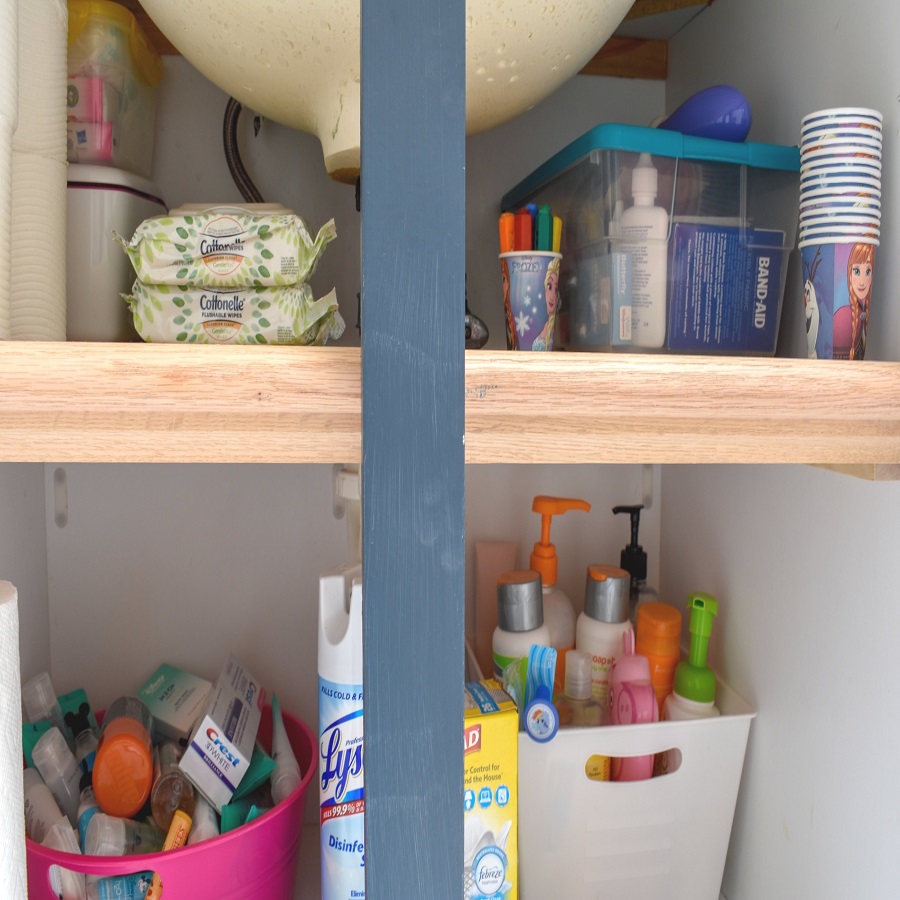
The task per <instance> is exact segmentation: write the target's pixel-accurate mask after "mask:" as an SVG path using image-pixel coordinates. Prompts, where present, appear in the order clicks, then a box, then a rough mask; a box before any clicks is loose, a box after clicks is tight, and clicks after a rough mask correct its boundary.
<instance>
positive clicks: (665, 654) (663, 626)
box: [635, 601, 681, 714]
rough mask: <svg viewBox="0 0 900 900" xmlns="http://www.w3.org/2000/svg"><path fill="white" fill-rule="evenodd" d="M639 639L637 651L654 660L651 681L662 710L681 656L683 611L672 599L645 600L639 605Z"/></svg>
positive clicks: (651, 668)
mask: <svg viewBox="0 0 900 900" xmlns="http://www.w3.org/2000/svg"><path fill="white" fill-rule="evenodd" d="M635 642H636V644H635V652H636V653H637V654H639V655H640V656H646V657H647V659H648V660H649V661H650V683H651V684H652V685H653V690H654V692H655V693H656V702H657V704H658V705H659V711H660V714H662V707H663V703H664V702H665V699H666V697H667V696H668V695H669V694H671V693H672V687H673V684H674V681H675V667H676V666H677V665H678V662H679V660H680V658H681V612H680V611H679V610H677V609H676V608H675V607H674V606H670V605H669V604H668V603H659V602H656V601H651V602H649V603H642V604H641V605H640V606H638V609H637V635H636V638H635Z"/></svg>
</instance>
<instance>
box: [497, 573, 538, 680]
mask: <svg viewBox="0 0 900 900" xmlns="http://www.w3.org/2000/svg"><path fill="white" fill-rule="evenodd" d="M532 644H538V645H539V646H541V647H549V646H550V629H549V628H547V626H546V625H545V624H544V602H543V592H542V585H541V576H540V575H539V574H538V573H537V572H534V571H532V570H530V569H524V570H520V571H515V572H504V573H503V575H501V576H500V578H499V580H498V582H497V627H496V628H495V629H494V640H493V659H494V677H495V678H496V679H497V680H498V681H500V682H502V681H503V670H504V669H505V668H506V667H507V666H509V665H510V664H511V663H513V662H515V660H517V659H522V658H523V657H527V656H528V650H529V648H530V647H531V645H532Z"/></svg>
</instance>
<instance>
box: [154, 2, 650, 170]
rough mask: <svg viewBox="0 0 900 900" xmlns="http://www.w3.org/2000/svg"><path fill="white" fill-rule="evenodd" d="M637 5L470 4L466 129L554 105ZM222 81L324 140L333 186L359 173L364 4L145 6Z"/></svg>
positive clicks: (249, 102) (252, 104)
mask: <svg viewBox="0 0 900 900" xmlns="http://www.w3.org/2000/svg"><path fill="white" fill-rule="evenodd" d="M632 2H633V0H468V3H467V5H466V130H467V132H468V133H470V134H472V133H475V132H478V131H483V130H485V129H487V128H491V127H492V126H494V125H499V124H500V123H501V122H505V121H507V120H509V119H512V118H514V117H515V116H517V115H519V114H520V113H522V112H524V111H525V110H526V109H529V108H530V107H532V106H534V105H535V104H536V103H538V102H540V101H541V100H543V99H544V98H545V97H547V96H549V95H550V94H551V93H553V91H555V90H556V89H557V88H558V87H559V86H560V85H562V84H563V82H565V81H567V80H568V79H569V78H570V77H572V76H573V75H575V74H576V73H577V72H578V71H579V70H580V69H581V68H582V67H583V66H584V64H585V63H586V62H587V61H588V60H589V59H590V58H591V57H592V56H593V55H594V54H595V53H596V52H597V50H599V49H600V47H601V46H603V44H604V43H605V42H606V40H607V38H609V36H610V35H611V34H612V33H613V31H614V30H615V29H616V27H617V26H618V25H619V23H620V22H621V21H622V19H623V18H624V16H625V14H626V13H627V12H628V10H629V8H630V7H631V5H632ZM142 5H143V7H144V9H145V10H146V11H147V13H148V15H149V16H150V17H151V19H153V21H154V22H155V24H156V25H157V26H158V28H159V29H160V31H162V33H163V34H164V35H165V36H166V37H167V38H168V39H169V41H171V42H172V44H173V45H174V46H175V47H176V48H177V50H178V51H179V52H180V53H181V54H182V55H183V56H184V57H185V58H186V59H187V60H188V61H189V62H191V63H192V64H193V65H194V66H195V67H196V68H197V69H198V70H199V71H200V72H202V73H203V74H204V75H205V76H206V77H207V78H209V79H210V81H212V82H213V83H214V84H216V85H218V87H220V88H221V89H222V90H223V91H226V92H227V93H228V94H230V95H231V96H232V97H234V98H235V99H236V100H238V101H239V102H240V103H241V104H243V105H244V106H246V107H249V108H250V109H252V110H254V111H255V112H257V113H260V114H262V115H264V116H267V117H268V118H271V119H274V120H275V121H277V122H281V123H282V124H284V125H289V126H291V127H293V128H297V129H299V130H301V131H307V132H311V133H312V134H315V135H316V136H317V137H318V138H319V140H320V141H321V143H322V151H323V154H324V157H325V168H326V169H327V170H328V173H329V174H330V175H331V177H332V178H335V179H337V180H339V181H350V182H352V181H354V180H355V179H356V176H357V175H358V174H359V131H360V126H359V122H360V61H359V45H360V42H359V9H360V7H359V0H354V2H348V0H254V2H248V0H142Z"/></svg>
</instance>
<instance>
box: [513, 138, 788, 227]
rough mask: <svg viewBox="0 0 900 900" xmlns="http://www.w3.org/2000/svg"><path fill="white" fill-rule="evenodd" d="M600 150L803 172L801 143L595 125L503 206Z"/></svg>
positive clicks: (522, 184)
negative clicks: (734, 138)
mask: <svg viewBox="0 0 900 900" xmlns="http://www.w3.org/2000/svg"><path fill="white" fill-rule="evenodd" d="M596 150H624V151H627V152H630V153H650V154H651V155H653V156H668V157H671V158H673V159H691V160H696V161H699V162H719V163H733V164H734V165H742V166H753V167H755V168H757V169H777V170H781V171H784V172H799V171H800V148H799V147H787V146H784V145H782V144H762V143H758V142H753V141H744V142H743V143H739V142H736V141H717V140H714V139H713V138H703V137H693V136H692V135H689V134H682V133H681V132H680V131H668V130H666V129H664V128H647V127H644V126H641V125H618V124H604V125H597V126H596V127H595V128H592V129H591V130H590V131H588V132H586V133H585V134H583V135H582V136H581V137H580V138H576V139H575V140H574V141H572V143H571V144H569V145H568V147H564V148H563V149H562V150H560V151H559V153H556V154H555V155H554V156H551V157H550V159H548V160H547V162H545V163H544V164H543V165H541V166H539V167H538V168H537V169H535V170H534V171H533V172H532V173H531V174H530V175H529V176H528V177H527V178H525V179H524V180H522V181H520V182H519V183H518V184H517V185H516V186H515V187H514V188H513V189H512V190H510V191H507V193H506V194H504V196H503V199H502V200H501V208H502V209H504V210H506V209H515V208H517V207H519V206H521V205H522V203H523V202H524V201H525V199H526V198H528V197H531V196H532V195H533V194H534V193H535V192H536V191H538V190H539V189H540V188H541V187H542V186H543V185H545V184H546V183H547V182H548V181H550V180H551V179H553V178H556V177H557V176H558V175H560V174H561V173H562V172H564V171H565V170H566V169H569V168H571V167H572V166H574V165H576V164H577V163H579V162H581V161H582V160H583V159H584V158H585V157H586V156H588V155H590V154H591V153H593V152H594V151H596Z"/></svg>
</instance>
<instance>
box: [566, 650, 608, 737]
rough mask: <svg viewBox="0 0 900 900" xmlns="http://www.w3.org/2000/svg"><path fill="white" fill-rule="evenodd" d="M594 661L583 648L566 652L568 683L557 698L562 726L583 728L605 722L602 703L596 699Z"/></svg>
mask: <svg viewBox="0 0 900 900" xmlns="http://www.w3.org/2000/svg"><path fill="white" fill-rule="evenodd" d="M592 668H593V662H592V661H591V657H590V656H589V655H588V654H587V653H583V652H582V651H581V650H569V652H568V653H566V683H565V687H564V688H563V692H562V694H560V695H559V696H558V697H557V698H556V701H555V702H556V708H557V711H558V712H559V727H560V728H568V727H575V728H582V727H591V726H595V725H602V724H603V715H602V710H601V708H600V704H599V703H598V702H597V701H596V700H595V699H594V695H593V691H592V684H591V670H592Z"/></svg>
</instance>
